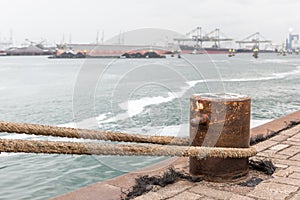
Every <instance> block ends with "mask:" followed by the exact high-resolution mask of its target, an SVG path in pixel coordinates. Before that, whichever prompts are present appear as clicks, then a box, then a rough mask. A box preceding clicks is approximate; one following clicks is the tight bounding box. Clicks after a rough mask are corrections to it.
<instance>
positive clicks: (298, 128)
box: [280, 125, 300, 136]
mask: <svg viewBox="0 0 300 200" xmlns="http://www.w3.org/2000/svg"><path fill="white" fill-rule="evenodd" d="M299 131H300V126H299V125H298V126H294V127H293V128H291V129H288V130H285V131H282V132H281V133H280V135H287V136H294V135H297V134H298V133H299Z"/></svg>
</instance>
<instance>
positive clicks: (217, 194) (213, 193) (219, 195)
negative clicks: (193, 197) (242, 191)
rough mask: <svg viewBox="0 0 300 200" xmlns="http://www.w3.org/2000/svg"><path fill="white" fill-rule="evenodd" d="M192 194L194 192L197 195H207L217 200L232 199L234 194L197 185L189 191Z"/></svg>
mask: <svg viewBox="0 0 300 200" xmlns="http://www.w3.org/2000/svg"><path fill="white" fill-rule="evenodd" d="M189 191H190V192H194V193H196V194H200V195H205V196H207V197H212V198H216V199H230V198H231V197H232V196H233V195H234V193H232V192H226V191H221V190H216V189H213V188H210V187H207V186H204V185H197V186H194V187H192V188H191V189H189Z"/></svg>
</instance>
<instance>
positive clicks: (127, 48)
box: [49, 44, 172, 58]
mask: <svg viewBox="0 0 300 200" xmlns="http://www.w3.org/2000/svg"><path fill="white" fill-rule="evenodd" d="M171 53H172V52H171V51H169V50H168V49H165V48H163V47H160V46H146V45H98V44H68V45H65V46H59V45H58V50H57V51H56V53H55V55H54V56H51V57H49V58H165V56H164V54H171Z"/></svg>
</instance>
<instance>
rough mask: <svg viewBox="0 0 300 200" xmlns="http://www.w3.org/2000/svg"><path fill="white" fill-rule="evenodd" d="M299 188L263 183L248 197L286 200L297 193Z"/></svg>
mask: <svg viewBox="0 0 300 200" xmlns="http://www.w3.org/2000/svg"><path fill="white" fill-rule="evenodd" d="M297 190H298V187H296V186H291V185H286V184H279V183H272V182H267V183H265V182H263V183H261V184H259V185H258V186H256V188H255V189H254V190H252V191H251V192H250V193H249V194H248V195H247V196H249V197H254V198H262V199H272V200H273V199H274V200H275V199H280V200H282V199H285V198H286V197H288V196H289V195H290V194H291V193H293V192H296V191H297Z"/></svg>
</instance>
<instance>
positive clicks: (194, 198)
mask: <svg viewBox="0 0 300 200" xmlns="http://www.w3.org/2000/svg"><path fill="white" fill-rule="evenodd" d="M203 197H204V196H202V195H199V194H195V193H192V192H188V191H184V192H182V193H180V194H178V195H176V196H174V197H171V198H169V199H168V200H183V199H188V200H198V199H203Z"/></svg>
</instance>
